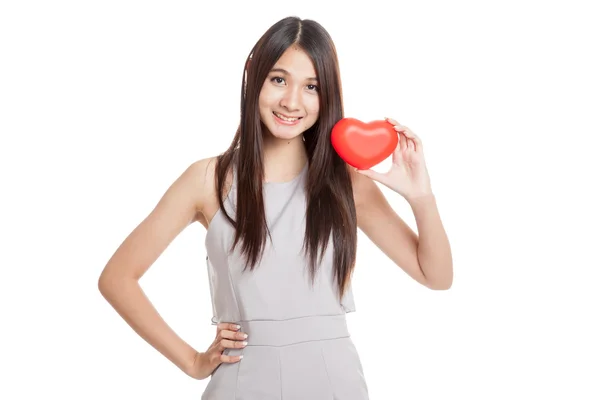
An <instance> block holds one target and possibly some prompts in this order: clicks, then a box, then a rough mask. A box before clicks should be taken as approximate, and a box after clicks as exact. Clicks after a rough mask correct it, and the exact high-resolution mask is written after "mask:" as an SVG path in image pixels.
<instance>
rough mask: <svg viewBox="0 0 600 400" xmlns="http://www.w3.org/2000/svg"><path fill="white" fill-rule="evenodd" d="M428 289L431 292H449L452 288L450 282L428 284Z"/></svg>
mask: <svg viewBox="0 0 600 400" xmlns="http://www.w3.org/2000/svg"><path fill="white" fill-rule="evenodd" d="M427 287H428V288H429V289H431V290H449V289H450V288H451V287H452V281H450V282H438V283H427Z"/></svg>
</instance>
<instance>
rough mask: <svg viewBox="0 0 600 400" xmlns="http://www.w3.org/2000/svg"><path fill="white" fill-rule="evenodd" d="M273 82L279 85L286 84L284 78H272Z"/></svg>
mask: <svg viewBox="0 0 600 400" xmlns="http://www.w3.org/2000/svg"><path fill="white" fill-rule="evenodd" d="M271 82H275V83H278V84H282V83H284V82H285V79H283V78H282V77H280V76H276V77H274V78H271Z"/></svg>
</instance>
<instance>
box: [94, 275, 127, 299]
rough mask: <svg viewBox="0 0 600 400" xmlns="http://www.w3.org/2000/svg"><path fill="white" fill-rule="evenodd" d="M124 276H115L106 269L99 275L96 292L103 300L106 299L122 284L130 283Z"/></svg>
mask: <svg viewBox="0 0 600 400" xmlns="http://www.w3.org/2000/svg"><path fill="white" fill-rule="evenodd" d="M131 280H132V279H128V278H127V277H125V276H122V275H119V274H115V273H114V272H108V271H107V270H106V269H105V270H104V271H103V272H102V274H100V277H99V278H98V291H99V292H100V293H101V294H102V296H103V297H104V298H106V299H107V300H108V298H109V297H110V296H111V295H112V294H113V293H115V292H116V291H118V290H119V288H121V287H122V286H123V284H124V283H126V282H128V281H131Z"/></svg>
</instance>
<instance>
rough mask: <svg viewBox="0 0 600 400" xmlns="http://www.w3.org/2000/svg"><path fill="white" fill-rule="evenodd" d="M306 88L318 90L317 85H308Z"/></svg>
mask: <svg viewBox="0 0 600 400" xmlns="http://www.w3.org/2000/svg"><path fill="white" fill-rule="evenodd" d="M308 89H309V90H313V91H315V92H316V91H318V90H319V87H318V86H317V85H308Z"/></svg>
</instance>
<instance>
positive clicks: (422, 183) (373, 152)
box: [332, 118, 432, 200]
mask: <svg viewBox="0 0 600 400" xmlns="http://www.w3.org/2000/svg"><path fill="white" fill-rule="evenodd" d="M347 121H350V122H351V123H352V125H353V126H352V128H353V129H354V132H353V135H354V137H357V133H356V130H357V129H358V130H359V131H360V132H361V133H362V140H363V141H365V140H370V143H367V142H366V141H365V142H363V143H360V146H358V147H355V148H353V146H352V145H351V144H350V143H349V141H350V139H349V137H350V136H348V132H352V129H349V128H348V127H347V125H348V122H347ZM340 123H341V124H340ZM340 123H338V124H340V125H338V126H336V127H334V131H333V132H332V143H333V145H334V147H335V149H336V151H337V152H338V154H339V155H340V157H342V158H343V159H344V160H345V161H346V162H347V163H348V164H350V165H352V166H353V167H355V169H356V171H357V172H359V173H361V174H363V175H365V176H367V177H369V178H371V179H373V180H375V181H378V182H380V183H381V184H383V185H385V186H387V187H388V188H390V189H391V190H393V191H395V192H397V193H399V194H400V195H402V196H403V197H404V198H406V199H407V200H410V199H413V198H416V197H421V196H427V195H430V194H432V190H431V183H430V179H429V173H428V171H427V167H426V165H425V157H424V154H423V144H422V142H421V139H419V137H418V136H417V135H415V134H414V133H413V132H412V131H411V130H410V129H409V128H407V127H406V126H403V125H400V124H399V123H398V122H397V121H395V120H393V119H391V118H386V119H385V121H375V122H372V123H370V124H364V123H361V122H360V121H357V120H353V119H345V120H342V121H340ZM336 128H337V129H336ZM361 128H362V130H361ZM381 128H384V131H383V132H385V130H387V133H382V131H381ZM369 129H371V131H373V132H375V131H376V133H377V134H376V135H375V136H372V135H369ZM377 129H378V130H377ZM369 137H370V139H369ZM354 143H356V140H355V141H354ZM394 144H395V148H394V147H393V146H394ZM392 149H393V150H392ZM390 153H391V155H392V166H391V168H390V169H389V171H387V172H386V173H380V172H377V171H374V170H372V169H369V168H370V167H372V166H374V165H376V164H378V163H379V162H381V161H383V160H384V159H385V158H387V157H388V156H389V155H390Z"/></svg>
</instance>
